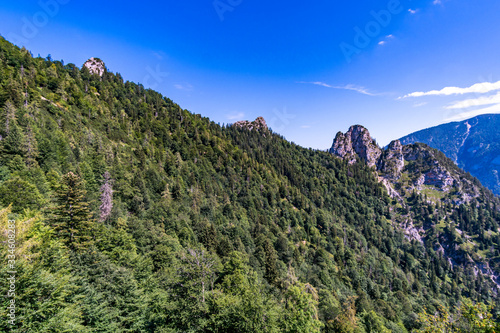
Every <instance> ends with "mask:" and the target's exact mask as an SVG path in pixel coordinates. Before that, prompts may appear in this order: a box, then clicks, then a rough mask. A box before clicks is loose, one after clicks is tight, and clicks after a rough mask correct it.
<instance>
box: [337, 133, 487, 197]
mask: <svg viewBox="0 0 500 333" xmlns="http://www.w3.org/2000/svg"><path fill="white" fill-rule="evenodd" d="M330 152H331V153H332V154H334V155H336V156H338V157H341V158H343V159H345V160H347V161H348V163H350V164H352V163H355V162H356V161H357V160H360V161H365V162H366V163H367V165H368V166H370V167H374V168H375V169H376V171H377V173H378V176H379V179H380V181H381V182H383V184H384V185H385V186H386V188H387V190H388V192H389V194H390V195H391V196H392V197H396V196H398V197H399V196H401V197H405V196H407V195H409V194H410V193H412V192H413V191H418V192H425V193H426V195H428V196H429V200H432V201H440V200H444V201H445V202H450V203H463V202H468V201H469V200H470V199H471V198H475V197H477V196H479V193H480V190H479V183H478V182H477V180H475V179H474V178H473V177H470V176H468V175H467V174H466V173H465V172H464V171H463V170H461V169H459V168H458V167H457V166H456V165H454V163H453V161H451V160H450V159H448V158H447V157H446V156H444V154H443V153H441V152H439V151H437V150H435V149H433V148H431V147H429V146H427V145H425V144H410V145H403V144H401V142H400V141H399V140H395V141H393V142H391V143H390V144H389V146H388V147H387V148H386V149H385V150H383V149H381V148H380V147H379V146H378V145H377V143H376V142H375V140H373V139H372V137H371V136H370V133H369V132H368V130H367V129H366V128H364V127H363V126H360V125H356V126H352V127H351V128H349V131H347V133H345V134H344V133H341V132H339V133H337V135H336V137H335V140H334V142H333V145H332V148H331V149H330ZM395 189H397V191H395ZM396 192H397V193H398V194H399V195H396ZM444 193H448V194H450V195H448V196H444V195H443V194H444Z"/></svg>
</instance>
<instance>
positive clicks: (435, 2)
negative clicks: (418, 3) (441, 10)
mask: <svg viewBox="0 0 500 333" xmlns="http://www.w3.org/2000/svg"><path fill="white" fill-rule="evenodd" d="M432 3H433V4H435V5H440V4H441V0H434V1H433V2H432Z"/></svg>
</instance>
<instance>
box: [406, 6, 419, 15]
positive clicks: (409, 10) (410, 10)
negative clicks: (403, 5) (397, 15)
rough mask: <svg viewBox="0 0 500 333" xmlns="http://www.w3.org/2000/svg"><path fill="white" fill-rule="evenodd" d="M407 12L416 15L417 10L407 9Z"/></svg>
mask: <svg viewBox="0 0 500 333" xmlns="http://www.w3.org/2000/svg"><path fill="white" fill-rule="evenodd" d="M408 12H409V13H410V14H412V15H414V14H416V13H417V12H418V9H411V8H410V9H408Z"/></svg>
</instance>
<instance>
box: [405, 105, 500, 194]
mask: <svg viewBox="0 0 500 333" xmlns="http://www.w3.org/2000/svg"><path fill="white" fill-rule="evenodd" d="M499 128H500V114H488V115H481V116H477V117H474V118H471V119H468V120H464V121H461V122H453V123H449V124H444V125H439V126H436V127H432V128H428V129H424V130H421V131H418V132H415V133H412V134H410V135H407V136H405V137H403V138H401V139H400V141H401V143H402V144H403V145H406V144H411V143H416V142H422V143H425V144H427V145H429V146H431V147H433V148H436V149H438V150H440V151H442V152H443V153H444V154H445V155H446V156H447V157H449V158H450V159H452V160H453V161H454V162H455V163H456V164H457V165H458V166H459V167H460V168H462V169H464V170H465V171H467V172H469V173H470V174H472V175H473V176H475V177H476V178H478V179H479V180H480V181H481V183H482V184H483V185H484V186H486V187H488V188H489V189H490V190H491V191H492V192H493V193H495V194H496V195H500V177H499V175H498V173H499V170H500V131H499Z"/></svg>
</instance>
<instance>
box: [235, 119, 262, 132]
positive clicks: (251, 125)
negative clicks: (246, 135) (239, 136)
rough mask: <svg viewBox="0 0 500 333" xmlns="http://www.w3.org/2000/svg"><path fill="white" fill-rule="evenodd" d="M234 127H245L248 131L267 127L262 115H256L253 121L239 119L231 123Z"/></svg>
mask: <svg viewBox="0 0 500 333" xmlns="http://www.w3.org/2000/svg"><path fill="white" fill-rule="evenodd" d="M233 126H234V127H239V128H245V129H247V130H249V131H252V130H256V131H262V132H264V131H268V130H269V129H268V127H267V124H266V121H265V120H264V118H263V117H257V119H255V120H254V121H248V120H241V121H237V122H235V123H234V124H233Z"/></svg>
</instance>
